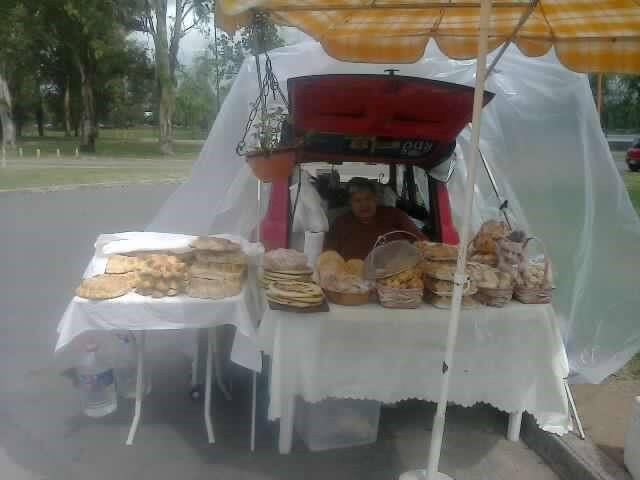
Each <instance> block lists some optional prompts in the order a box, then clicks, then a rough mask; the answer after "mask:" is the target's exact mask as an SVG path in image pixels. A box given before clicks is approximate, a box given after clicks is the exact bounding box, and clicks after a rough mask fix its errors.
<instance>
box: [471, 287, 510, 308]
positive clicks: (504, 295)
mask: <svg viewBox="0 0 640 480" xmlns="http://www.w3.org/2000/svg"><path fill="white" fill-rule="evenodd" d="M473 298H474V299H475V300H477V301H478V302H480V303H483V304H485V305H489V306H490V307H504V306H505V305H506V304H507V303H509V302H510V301H511V299H512V298H513V288H483V287H478V293H476V294H475V295H474V296H473Z"/></svg>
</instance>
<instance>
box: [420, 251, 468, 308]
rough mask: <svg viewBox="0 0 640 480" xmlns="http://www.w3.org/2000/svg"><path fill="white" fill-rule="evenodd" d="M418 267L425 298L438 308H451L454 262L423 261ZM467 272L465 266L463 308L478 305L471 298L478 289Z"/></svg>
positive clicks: (454, 271)
mask: <svg viewBox="0 0 640 480" xmlns="http://www.w3.org/2000/svg"><path fill="white" fill-rule="evenodd" d="M419 268H420V270H422V273H423V278H422V279H423V282H424V289H425V300H426V301H427V302H428V303H430V304H432V305H433V306H435V307H438V308H451V297H452V296H453V289H454V287H455V284H454V277H455V273H456V264H455V263H454V262H431V261H423V262H422V263H420V265H419ZM469 273H470V272H469V268H468V267H467V272H466V274H467V280H466V282H465V284H464V286H463V291H462V308H465V309H469V308H476V307H477V306H478V303H477V302H476V301H475V300H474V299H473V298H472V295H474V294H475V293H476V292H477V291H478V290H477V287H476V284H475V282H474V281H473V279H472V278H471V276H470V275H469Z"/></svg>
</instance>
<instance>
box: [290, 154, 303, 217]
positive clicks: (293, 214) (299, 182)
mask: <svg viewBox="0 0 640 480" xmlns="http://www.w3.org/2000/svg"><path fill="white" fill-rule="evenodd" d="M301 187H302V167H300V166H298V191H297V192H296V199H295V201H294V202H293V211H292V212H291V223H292V224H293V220H294V219H295V215H296V209H297V208H298V199H299V198H300V189H301Z"/></svg>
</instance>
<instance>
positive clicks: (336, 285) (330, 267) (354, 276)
mask: <svg viewBox="0 0 640 480" xmlns="http://www.w3.org/2000/svg"><path fill="white" fill-rule="evenodd" d="M316 277H317V279H318V283H319V284H320V286H321V287H322V288H323V289H324V290H325V291H326V292H328V295H329V299H330V300H331V301H332V302H334V303H345V304H349V305H355V304H359V303H367V302H368V301H369V295H370V293H371V291H372V289H373V284H372V282H369V281H367V280H366V279H365V278H364V262H363V261H362V260H360V259H357V258H353V259H350V260H345V259H344V258H343V257H342V256H341V255H340V254H339V253H338V252H336V251H333V250H328V251H326V252H323V253H322V254H320V256H319V257H318V260H317V261H316ZM336 294H338V295H336Z"/></svg>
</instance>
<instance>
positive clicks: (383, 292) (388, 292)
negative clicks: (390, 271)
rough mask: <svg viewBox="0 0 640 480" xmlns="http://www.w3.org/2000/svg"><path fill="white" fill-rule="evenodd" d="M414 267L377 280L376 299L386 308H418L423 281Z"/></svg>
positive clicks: (422, 292)
mask: <svg viewBox="0 0 640 480" xmlns="http://www.w3.org/2000/svg"><path fill="white" fill-rule="evenodd" d="M421 277H422V275H421V273H420V270H419V269H418V268H416V267H413V268H410V269H408V270H404V271H402V272H400V273H396V274H395V275H391V276H389V277H386V278H381V279H379V280H378V281H377V285H376V286H377V291H378V299H379V300H380V304H381V305H382V306H383V307H386V308H418V307H419V306H420V304H421V303H422V296H423V294H424V283H423V282H422V278H421Z"/></svg>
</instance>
